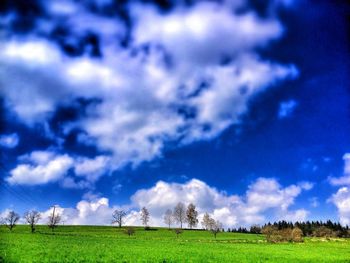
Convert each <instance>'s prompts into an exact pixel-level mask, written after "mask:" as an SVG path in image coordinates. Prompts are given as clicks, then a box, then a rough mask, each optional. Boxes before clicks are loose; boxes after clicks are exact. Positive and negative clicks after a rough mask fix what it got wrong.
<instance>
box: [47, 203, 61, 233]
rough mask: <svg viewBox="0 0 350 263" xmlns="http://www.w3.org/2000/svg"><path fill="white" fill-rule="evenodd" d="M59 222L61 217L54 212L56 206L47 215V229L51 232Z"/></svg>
mask: <svg viewBox="0 0 350 263" xmlns="http://www.w3.org/2000/svg"><path fill="white" fill-rule="evenodd" d="M60 222H61V215H60V214H59V213H58V212H57V211H56V206H54V207H53V209H52V213H51V215H49V221H48V223H47V225H48V227H49V228H51V230H52V232H53V231H54V229H55V228H56V227H57V226H58V224H59V223H60Z"/></svg>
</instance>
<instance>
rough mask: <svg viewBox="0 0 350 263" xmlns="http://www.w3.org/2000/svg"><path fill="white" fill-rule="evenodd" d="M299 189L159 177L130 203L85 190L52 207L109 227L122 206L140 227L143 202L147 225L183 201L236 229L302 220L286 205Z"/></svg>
mask: <svg viewBox="0 0 350 263" xmlns="http://www.w3.org/2000/svg"><path fill="white" fill-rule="evenodd" d="M303 190H304V189H303V188H302V187H300V186H297V185H290V186H287V187H282V186H281V185H280V184H279V183H278V182H277V181H276V180H275V179H273V178H258V179H257V180H256V181H254V182H252V183H251V184H250V185H249V186H248V190H247V191H246V193H245V194H244V195H242V196H239V195H228V194H227V193H226V192H224V191H219V190H218V189H216V188H214V187H211V186H209V185H207V184H206V183H205V182H203V181H200V180H198V179H192V180H190V181H188V182H186V183H182V184H181V183H166V182H163V181H159V182H157V183H156V184H155V185H154V186H153V187H151V188H149V189H140V190H138V191H136V192H135V193H134V194H133V195H132V196H131V198H130V199H131V202H130V203H129V204H126V205H123V206H116V205H111V204H110V202H109V199H108V198H106V197H101V196H99V195H96V194H93V193H92V192H88V193H87V194H85V195H84V196H83V200H81V201H79V202H78V203H77V205H76V206H75V207H68V208H64V207H61V206H59V205H56V209H57V211H58V212H59V213H60V214H61V215H62V219H63V221H64V223H65V224H72V225H84V224H87V225H110V224H111V221H112V213H113V211H114V210H115V209H123V210H124V211H127V212H128V215H127V216H126V218H125V224H126V225H141V221H140V213H139V211H140V209H141V208H142V207H144V206H145V207H147V209H148V210H149V211H150V214H151V220H150V224H151V225H154V226H164V222H163V214H164V212H165V211H166V210H167V209H169V208H170V209H172V208H174V207H175V205H176V204H177V203H178V202H183V203H184V204H185V205H188V204H189V203H193V204H195V205H196V208H197V210H198V212H199V219H200V221H201V219H202V216H203V215H204V213H205V212H208V213H210V214H211V216H213V217H214V218H215V219H216V220H220V221H221V222H222V223H223V224H224V226H225V227H237V226H250V225H252V224H257V223H260V224H263V223H265V222H267V221H268V220H281V219H285V220H288V221H303V220H305V219H306V218H307V216H308V213H309V212H308V211H307V210H305V209H297V210H293V209H290V207H291V206H292V205H293V203H294V201H295V199H296V198H297V197H298V196H299V195H300V194H301V192H302V191H303ZM52 209H53V208H52V207H51V208H50V209H48V210H47V211H43V212H42V213H43V217H42V223H44V222H46V221H45V220H47V217H48V216H49V215H50V213H51V212H52ZM349 211H350V210H349ZM198 227H201V225H200V224H199V225H198Z"/></svg>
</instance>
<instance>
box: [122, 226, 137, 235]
mask: <svg viewBox="0 0 350 263" xmlns="http://www.w3.org/2000/svg"><path fill="white" fill-rule="evenodd" d="M124 233H125V234H126V235H128V236H129V237H130V236H132V235H133V234H135V229H134V228H133V227H128V228H126V229H125V230H124Z"/></svg>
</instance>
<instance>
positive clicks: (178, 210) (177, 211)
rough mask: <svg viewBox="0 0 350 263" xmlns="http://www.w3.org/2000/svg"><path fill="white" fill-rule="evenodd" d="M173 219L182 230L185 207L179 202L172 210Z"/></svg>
mask: <svg viewBox="0 0 350 263" xmlns="http://www.w3.org/2000/svg"><path fill="white" fill-rule="evenodd" d="M174 219H175V221H176V222H177V223H178V224H180V227H181V228H182V224H183V223H184V222H185V220H186V211H185V205H184V204H183V203H181V202H179V203H178V204H177V205H176V206H175V208H174Z"/></svg>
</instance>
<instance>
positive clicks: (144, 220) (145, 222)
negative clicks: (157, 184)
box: [141, 207, 149, 227]
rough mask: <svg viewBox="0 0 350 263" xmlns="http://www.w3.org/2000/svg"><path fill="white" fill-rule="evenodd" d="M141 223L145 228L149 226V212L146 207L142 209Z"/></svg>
mask: <svg viewBox="0 0 350 263" xmlns="http://www.w3.org/2000/svg"><path fill="white" fill-rule="evenodd" d="M141 222H142V224H143V225H144V226H145V227H147V226H148V222H149V212H148V210H147V208H146V207H142V209H141Z"/></svg>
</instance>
